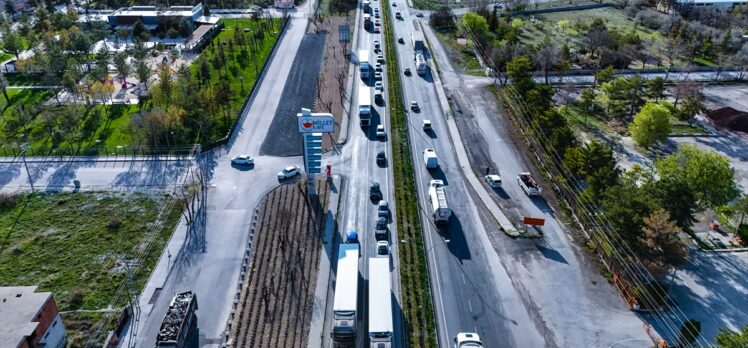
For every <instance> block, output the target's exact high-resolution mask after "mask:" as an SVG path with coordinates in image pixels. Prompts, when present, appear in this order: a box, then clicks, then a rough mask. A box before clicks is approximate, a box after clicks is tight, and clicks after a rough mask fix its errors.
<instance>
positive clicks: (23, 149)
mask: <svg viewBox="0 0 748 348" xmlns="http://www.w3.org/2000/svg"><path fill="white" fill-rule="evenodd" d="M28 149H29V143H23V144H21V158H22V159H23V166H24V167H26V175H27V176H28V177H29V185H31V192H34V180H32V179H31V173H30V172H29V165H28V164H27V163H26V150H28Z"/></svg>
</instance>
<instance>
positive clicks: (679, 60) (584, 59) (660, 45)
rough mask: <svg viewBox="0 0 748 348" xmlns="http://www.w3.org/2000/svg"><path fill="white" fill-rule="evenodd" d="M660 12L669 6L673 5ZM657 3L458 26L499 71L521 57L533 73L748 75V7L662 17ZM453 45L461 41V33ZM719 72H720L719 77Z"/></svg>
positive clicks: (492, 16)
mask: <svg viewBox="0 0 748 348" xmlns="http://www.w3.org/2000/svg"><path fill="white" fill-rule="evenodd" d="M668 4H669V5H662V6H673V5H670V3H668ZM655 5H656V3H655V2H649V1H629V2H626V3H625V4H624V5H621V6H625V7H624V8H620V7H618V8H616V7H608V8H599V9H591V10H581V11H570V12H558V13H544V14H535V15H531V16H513V15H511V13H508V14H505V15H504V16H501V15H500V13H499V12H498V11H499V10H498V9H496V8H494V9H493V10H488V9H486V8H481V9H479V10H477V11H476V12H471V13H467V14H465V15H464V16H463V17H462V18H461V21H462V22H463V24H464V26H465V27H467V29H468V30H470V31H471V32H472V33H473V37H471V39H474V40H476V41H477V43H478V44H479V45H480V46H481V47H482V49H483V50H484V51H485V53H486V59H489V60H491V61H493V65H495V66H496V67H497V68H498V69H499V70H500V71H503V69H504V67H505V66H506V64H507V63H508V62H509V61H511V60H512V59H513V58H515V57H518V56H527V57H532V59H533V61H534V63H535V68H536V71H538V72H540V73H542V74H545V73H546V72H548V71H560V72H564V71H569V70H575V69H591V70H599V69H603V68H605V67H608V66H612V67H613V68H616V69H625V68H630V69H638V68H662V69H665V70H666V71H670V70H671V69H673V68H681V69H688V68H691V67H697V66H707V67H713V66H716V67H725V66H736V67H741V68H743V67H748V47H744V46H745V45H744V42H743V41H744V40H743V39H742V37H741V35H742V30H740V29H741V28H746V27H748V6H746V5H741V6H737V7H735V8H734V9H733V10H732V11H719V10H715V9H714V8H711V7H693V6H688V5H682V6H680V5H679V6H676V7H675V8H674V9H673V11H672V13H670V14H667V13H665V12H661V11H658V10H655ZM456 35H457V37H462V38H465V37H467V35H465V33H464V32H457V33H456ZM718 70H719V69H718Z"/></svg>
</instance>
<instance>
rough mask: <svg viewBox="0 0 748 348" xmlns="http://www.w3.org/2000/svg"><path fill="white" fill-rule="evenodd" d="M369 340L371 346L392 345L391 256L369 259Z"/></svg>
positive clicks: (386, 346)
mask: <svg viewBox="0 0 748 348" xmlns="http://www.w3.org/2000/svg"><path fill="white" fill-rule="evenodd" d="M369 342H370V347H371V348H390V347H392V288H391V285H390V258H389V257H372V258H370V259H369Z"/></svg>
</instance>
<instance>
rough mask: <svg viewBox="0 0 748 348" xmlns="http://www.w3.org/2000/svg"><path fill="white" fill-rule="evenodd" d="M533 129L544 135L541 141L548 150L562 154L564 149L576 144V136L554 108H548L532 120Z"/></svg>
mask: <svg viewBox="0 0 748 348" xmlns="http://www.w3.org/2000/svg"><path fill="white" fill-rule="evenodd" d="M532 122H533V124H534V125H535V129H538V130H539V132H540V133H541V134H543V135H544V136H545V139H547V141H545V142H543V145H545V147H546V149H547V150H548V151H555V152H556V153H558V154H559V155H560V156H563V155H564V153H565V152H566V149H568V148H570V147H572V146H574V145H576V141H577V140H576V137H575V136H574V132H572V130H571V128H569V126H568V124H567V123H566V119H565V118H564V117H563V116H561V114H559V113H558V111H557V110H556V109H548V110H546V111H545V112H544V113H542V114H541V115H539V116H538V117H536V118H535V119H534V120H533V121H532Z"/></svg>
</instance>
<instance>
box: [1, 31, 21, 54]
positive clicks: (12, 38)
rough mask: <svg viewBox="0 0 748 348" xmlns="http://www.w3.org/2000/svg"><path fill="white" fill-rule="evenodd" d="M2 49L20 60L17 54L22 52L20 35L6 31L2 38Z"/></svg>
mask: <svg viewBox="0 0 748 348" xmlns="http://www.w3.org/2000/svg"><path fill="white" fill-rule="evenodd" d="M3 49H4V50H6V51H8V52H10V53H13V54H14V55H15V56H16V59H21V58H19V57H18V53H20V52H21V50H23V41H22V40H21V35H19V34H18V33H17V32H15V31H8V32H7V33H5V36H4V37H3Z"/></svg>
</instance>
